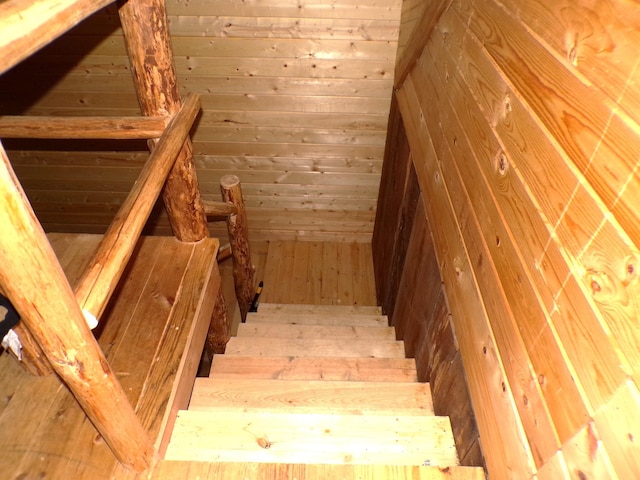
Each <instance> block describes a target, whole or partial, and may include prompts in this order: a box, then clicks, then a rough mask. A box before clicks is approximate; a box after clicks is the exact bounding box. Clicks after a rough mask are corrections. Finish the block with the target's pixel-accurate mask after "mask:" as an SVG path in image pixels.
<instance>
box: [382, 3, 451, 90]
mask: <svg viewBox="0 0 640 480" xmlns="http://www.w3.org/2000/svg"><path fill="white" fill-rule="evenodd" d="M451 2H452V0H432V1H428V2H424V9H423V11H422V15H421V17H420V19H419V20H418V23H417V24H416V26H415V27H414V29H413V31H412V32H411V35H410V36H409V41H408V42H407V46H406V47H405V49H404V51H403V52H402V54H401V56H400V58H399V59H398V61H397V62H396V70H395V75H394V77H395V79H394V81H393V84H394V86H395V88H400V87H401V86H402V84H403V83H404V80H405V78H407V75H408V74H409V72H410V71H411V69H412V68H413V66H414V65H415V63H416V61H417V60H418V58H420V55H421V54H422V51H423V50H424V47H425V45H426V44H427V42H428V41H429V37H430V36H431V31H432V30H433V29H434V27H435V26H436V24H437V23H438V21H439V20H440V17H441V16H442V14H443V13H444V12H446V11H447V9H448V8H449V6H450V5H451Z"/></svg>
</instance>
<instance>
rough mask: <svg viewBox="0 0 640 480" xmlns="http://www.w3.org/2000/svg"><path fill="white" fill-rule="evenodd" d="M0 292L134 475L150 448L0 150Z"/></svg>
mask: <svg viewBox="0 0 640 480" xmlns="http://www.w3.org/2000/svg"><path fill="white" fill-rule="evenodd" d="M0 156H1V157H2V159H1V161H0V203H1V204H2V208H0V225H2V228H3V232H2V235H0V256H1V257H2V268H0V285H2V289H3V290H4V292H6V294H7V296H8V297H9V299H10V300H11V303H13V305H14V306H15V307H16V309H17V310H18V313H19V314H20V317H21V318H22V321H23V322H24V323H25V325H26V326H27V328H28V329H29V331H30V332H31V333H32V334H33V335H34V336H35V338H36V339H37V341H38V342H39V344H40V346H41V347H42V350H43V352H44V354H45V356H46V357H47V360H48V361H49V363H50V364H51V367H52V368H53V369H54V370H55V371H56V373H57V374H58V375H59V376H60V378H62V380H63V381H64V382H65V383H66V384H67V386H68V387H69V389H70V390H71V392H72V393H73V395H74V396H75V397H76V399H77V400H78V402H79V403H80V405H81V406H82V408H83V410H84V411H85V413H86V414H87V416H88V417H89V418H90V420H91V422H92V423H93V424H94V425H95V427H96V429H97V430H98V431H99V432H100V434H101V435H102V437H103V438H104V440H105V441H106V443H107V444H108V445H109V447H110V448H111V450H112V451H113V453H114V455H115V456H116V457H117V458H118V460H119V461H120V462H122V463H123V464H125V465H127V466H128V467H130V468H133V469H135V470H138V471H142V470H144V469H145V468H147V467H148V466H149V465H150V463H151V460H152V458H153V454H154V451H153V444H152V442H151V441H150V439H149V438H148V435H147V433H146V432H145V430H144V428H143V427H142V424H141V423H140V421H139V420H138V418H137V417H136V414H135V412H134V410H133V408H132V407H131V404H130V403H129V401H128V399H127V397H126V395H125V393H124V391H123V390H122V387H121V386H120V384H119V383H118V381H117V379H116V378H115V375H114V374H113V371H112V370H111V367H110V366H109V364H108V363H107V360H106V358H105V357H104V354H103V353H102V350H101V349H100V347H99V345H98V343H97V342H96V340H95V338H94V337H93V335H92V334H91V331H90V330H89V328H88V327H87V324H86V322H85V318H84V315H83V314H82V311H81V310H80V307H79V306H78V302H77V301H76V299H75V297H74V294H73V291H72V290H71V286H70V285H69V282H68V281H67V278H66V276H65V274H64V272H63V271H62V267H61V266H60V263H59V262H58V259H57V258H56V255H55V253H54V251H53V249H52V248H51V245H50V243H49V241H48V240H47V237H46V235H45V233H44V230H43V229H42V226H41V225H40V223H39V222H38V220H37V218H36V216H35V213H34V212H33V209H32V208H31V205H30V204H29V202H28V200H27V197H26V195H25V193H24V191H23V190H22V188H21V187H20V184H19V182H18V180H17V178H16V176H15V174H14V172H13V169H12V168H11V164H10V163H9V159H8V157H7V155H6V152H5V151H4V148H3V147H2V144H0Z"/></svg>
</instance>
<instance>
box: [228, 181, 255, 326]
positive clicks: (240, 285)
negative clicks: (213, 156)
mask: <svg viewBox="0 0 640 480" xmlns="http://www.w3.org/2000/svg"><path fill="white" fill-rule="evenodd" d="M220 190H221V191H222V200H223V201H225V202H229V203H231V204H233V205H234V206H235V207H236V210H237V213H236V214H234V215H229V216H228V217H227V231H228V232H229V243H230V244H231V258H232V259H233V283H234V286H235V290H236V297H237V298H238V306H239V307H240V315H241V317H242V321H243V322H244V321H245V319H246V318H247V312H248V311H249V307H250V306H251V301H252V300H253V295H254V293H255V287H254V284H253V274H254V268H253V265H251V255H250V254H249V228H248V226H247V212H246V210H245V208H244V200H243V198H242V189H241V188H240V179H239V178H238V177H236V176H235V175H225V176H224V177H222V178H221V179H220Z"/></svg>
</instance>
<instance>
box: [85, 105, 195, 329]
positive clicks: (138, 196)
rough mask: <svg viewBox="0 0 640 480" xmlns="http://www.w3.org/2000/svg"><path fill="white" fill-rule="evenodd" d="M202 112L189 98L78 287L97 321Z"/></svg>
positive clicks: (107, 233)
mask: <svg viewBox="0 0 640 480" xmlns="http://www.w3.org/2000/svg"><path fill="white" fill-rule="evenodd" d="M199 111H200V98H199V97H198V96H197V95H195V94H190V95H188V96H187V98H186V99H185V102H184V105H183V107H182V109H181V110H180V112H179V113H178V114H177V115H176V116H175V117H174V118H173V120H172V121H171V123H169V126H168V127H167V129H166V130H165V132H164V134H163V135H162V137H160V140H159V141H158V144H157V145H156V147H155V148H154V150H153V151H152V152H151V155H149V159H148V160H147V162H146V163H145V165H144V167H143V168H142V171H141V172H140V175H139V176H138V180H137V181H136V183H135V185H134V187H133V189H132V190H131V192H130V193H129V195H128V196H127V198H126V199H125V201H124V203H123V204H122V206H121V207H120V210H118V213H117V214H116V216H115V218H114V219H113V222H111V225H109V229H108V230H107V232H106V233H105V234H104V237H103V239H102V241H101V242H100V245H98V248H97V249H96V252H95V253H94V254H93V256H92V257H91V260H90V261H89V263H88V265H87V268H86V270H85V272H84V274H83V276H82V279H81V280H80V282H79V283H78V285H77V287H76V298H77V299H78V303H79V304H80V306H81V307H82V308H83V309H84V310H86V311H88V312H90V313H91V314H92V315H93V316H95V317H96V318H100V315H102V312H103V311H104V309H105V307H106V305H107V302H108V301H109V298H110V297H111V294H112V293H113V291H114V290H115V288H116V285H117V284H118V281H119V280H120V276H121V275H122V272H124V269H125V267H126V265H127V262H128V261H129V258H131V254H132V253H133V250H134V248H135V246H136V242H137V241H138V238H139V237H140V233H141V232H142V229H143V228H144V225H145V223H146V221H147V219H148V218H149V213H151V209H152V208H153V205H154V204H155V203H156V200H157V199H158V196H159V195H160V190H161V189H162V186H163V184H164V182H165V179H166V178H167V175H168V173H169V171H170V170H171V168H172V167H173V164H174V163H175V161H176V157H177V155H178V154H179V152H180V150H181V148H182V145H183V144H184V141H185V138H187V137H188V135H189V130H190V129H191V126H192V125H193V121H194V119H195V118H196V116H197V115H198V112H199Z"/></svg>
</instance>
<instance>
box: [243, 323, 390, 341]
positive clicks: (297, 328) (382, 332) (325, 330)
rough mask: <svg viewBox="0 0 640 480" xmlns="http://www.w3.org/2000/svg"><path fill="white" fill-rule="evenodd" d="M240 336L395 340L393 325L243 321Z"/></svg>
mask: <svg viewBox="0 0 640 480" xmlns="http://www.w3.org/2000/svg"><path fill="white" fill-rule="evenodd" d="M237 336H238V337H272V338H300V339H306V338H328V337H347V338H367V339H370V340H377V339H380V340H392V341H393V340H395V339H396V333H395V328H393V327H386V326H385V327H377V326H376V327H369V326H366V327H363V326H355V325H350V326H344V325H340V326H336V325H332V326H328V325H294V324H290V323H241V324H240V325H238V333H237Z"/></svg>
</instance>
